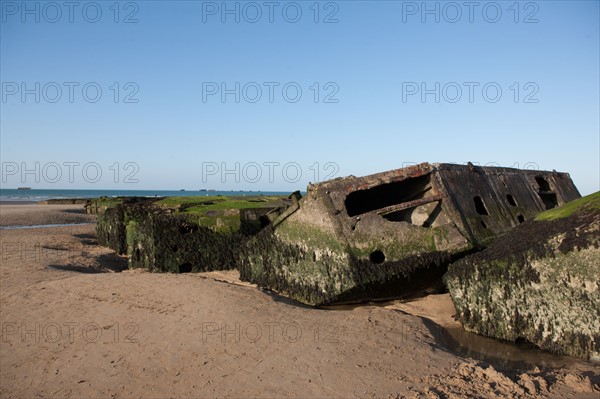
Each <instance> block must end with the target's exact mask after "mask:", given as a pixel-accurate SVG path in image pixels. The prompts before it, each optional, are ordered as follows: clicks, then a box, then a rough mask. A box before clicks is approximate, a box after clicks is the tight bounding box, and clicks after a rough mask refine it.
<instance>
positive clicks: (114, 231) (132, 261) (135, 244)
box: [90, 196, 288, 273]
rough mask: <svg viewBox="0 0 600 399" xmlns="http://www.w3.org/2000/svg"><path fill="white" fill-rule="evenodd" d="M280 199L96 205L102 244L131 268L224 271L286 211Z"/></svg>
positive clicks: (126, 201)
mask: <svg viewBox="0 0 600 399" xmlns="http://www.w3.org/2000/svg"><path fill="white" fill-rule="evenodd" d="M287 202H288V200H287V199H285V198H282V197H270V196H264V197H262V196H255V197H168V198H135V197H131V198H122V199H110V201H108V203H107V201H105V200H102V199H100V200H98V201H94V202H92V205H91V206H90V207H91V208H93V209H98V210H99V212H98V224H97V229H96V231H97V235H98V241H99V242H100V244H101V245H104V246H108V247H109V248H111V249H114V250H115V251H117V252H118V253H119V254H127V255H128V258H129V267H130V268H132V269H133V268H145V269H148V270H150V271H156V272H173V273H182V272H199V271H211V270H227V269H232V268H235V267H236V266H237V258H238V257H237V253H238V248H239V247H240V244H241V242H243V241H244V240H245V239H246V238H247V237H248V236H250V235H253V234H256V233H257V232H258V231H260V230H261V229H262V228H263V227H264V226H265V225H267V224H268V223H270V219H269V217H273V216H271V214H274V215H277V214H278V213H277V211H278V209H279V208H280V207H281V208H283V207H285V206H286V203H287Z"/></svg>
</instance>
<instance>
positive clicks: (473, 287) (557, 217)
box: [445, 194, 600, 358]
mask: <svg viewBox="0 0 600 399" xmlns="http://www.w3.org/2000/svg"><path fill="white" fill-rule="evenodd" d="M598 198H599V197H598V194H594V195H592V196H588V197H585V198H582V199H581V200H576V201H573V202H572V203H567V204H566V205H565V206H563V207H561V208H558V209H554V210H552V211H551V212H545V213H544V214H542V215H543V216H542V217H541V218H540V219H541V220H539V221H528V222H526V223H524V224H522V225H521V226H519V227H517V228H516V229H515V230H514V231H513V232H511V233H509V234H507V235H505V236H504V237H501V238H499V239H498V240H497V241H496V242H495V243H494V244H492V245H491V246H490V247H489V248H487V249H485V250H484V251H482V252H480V253H477V254H474V255H471V256H469V257H466V258H464V259H461V260H460V261H458V262H456V263H453V264H452V265H451V266H450V267H449V271H448V273H447V274H446V276H445V282H446V284H447V287H448V289H449V291H450V294H451V296H452V300H453V302H454V305H455V307H456V310H457V316H458V318H459V319H460V321H461V323H462V324H463V326H464V327H465V328H466V329H468V330H470V331H474V332H476V333H479V334H482V335H486V336H490V337H494V338H498V339H502V340H509V341H516V340H526V341H529V342H531V343H533V344H535V345H537V346H539V347H540V348H542V349H545V350H548V351H550V352H554V353H558V354H569V355H573V356H579V357H584V358H591V357H598V356H599V355H600V354H599V352H600V287H599V285H600V283H599V281H600V209H599V208H598V206H597V205H598Z"/></svg>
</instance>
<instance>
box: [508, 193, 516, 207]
mask: <svg viewBox="0 0 600 399" xmlns="http://www.w3.org/2000/svg"><path fill="white" fill-rule="evenodd" d="M506 200H507V201H508V203H509V204H510V205H511V206H517V201H515V197H513V196H512V195H510V194H506Z"/></svg>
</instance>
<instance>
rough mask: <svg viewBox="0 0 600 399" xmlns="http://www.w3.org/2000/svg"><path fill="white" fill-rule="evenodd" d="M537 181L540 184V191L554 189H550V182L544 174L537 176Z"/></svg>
mask: <svg viewBox="0 0 600 399" xmlns="http://www.w3.org/2000/svg"><path fill="white" fill-rule="evenodd" d="M535 181H536V183H537V184H538V191H539V192H543V191H552V190H551V189H550V183H548V180H546V179H544V178H543V177H542V176H536V177H535Z"/></svg>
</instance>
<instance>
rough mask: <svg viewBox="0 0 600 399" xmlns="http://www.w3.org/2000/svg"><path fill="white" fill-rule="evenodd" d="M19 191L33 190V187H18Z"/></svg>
mask: <svg viewBox="0 0 600 399" xmlns="http://www.w3.org/2000/svg"><path fill="white" fill-rule="evenodd" d="M17 190H31V187H17Z"/></svg>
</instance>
